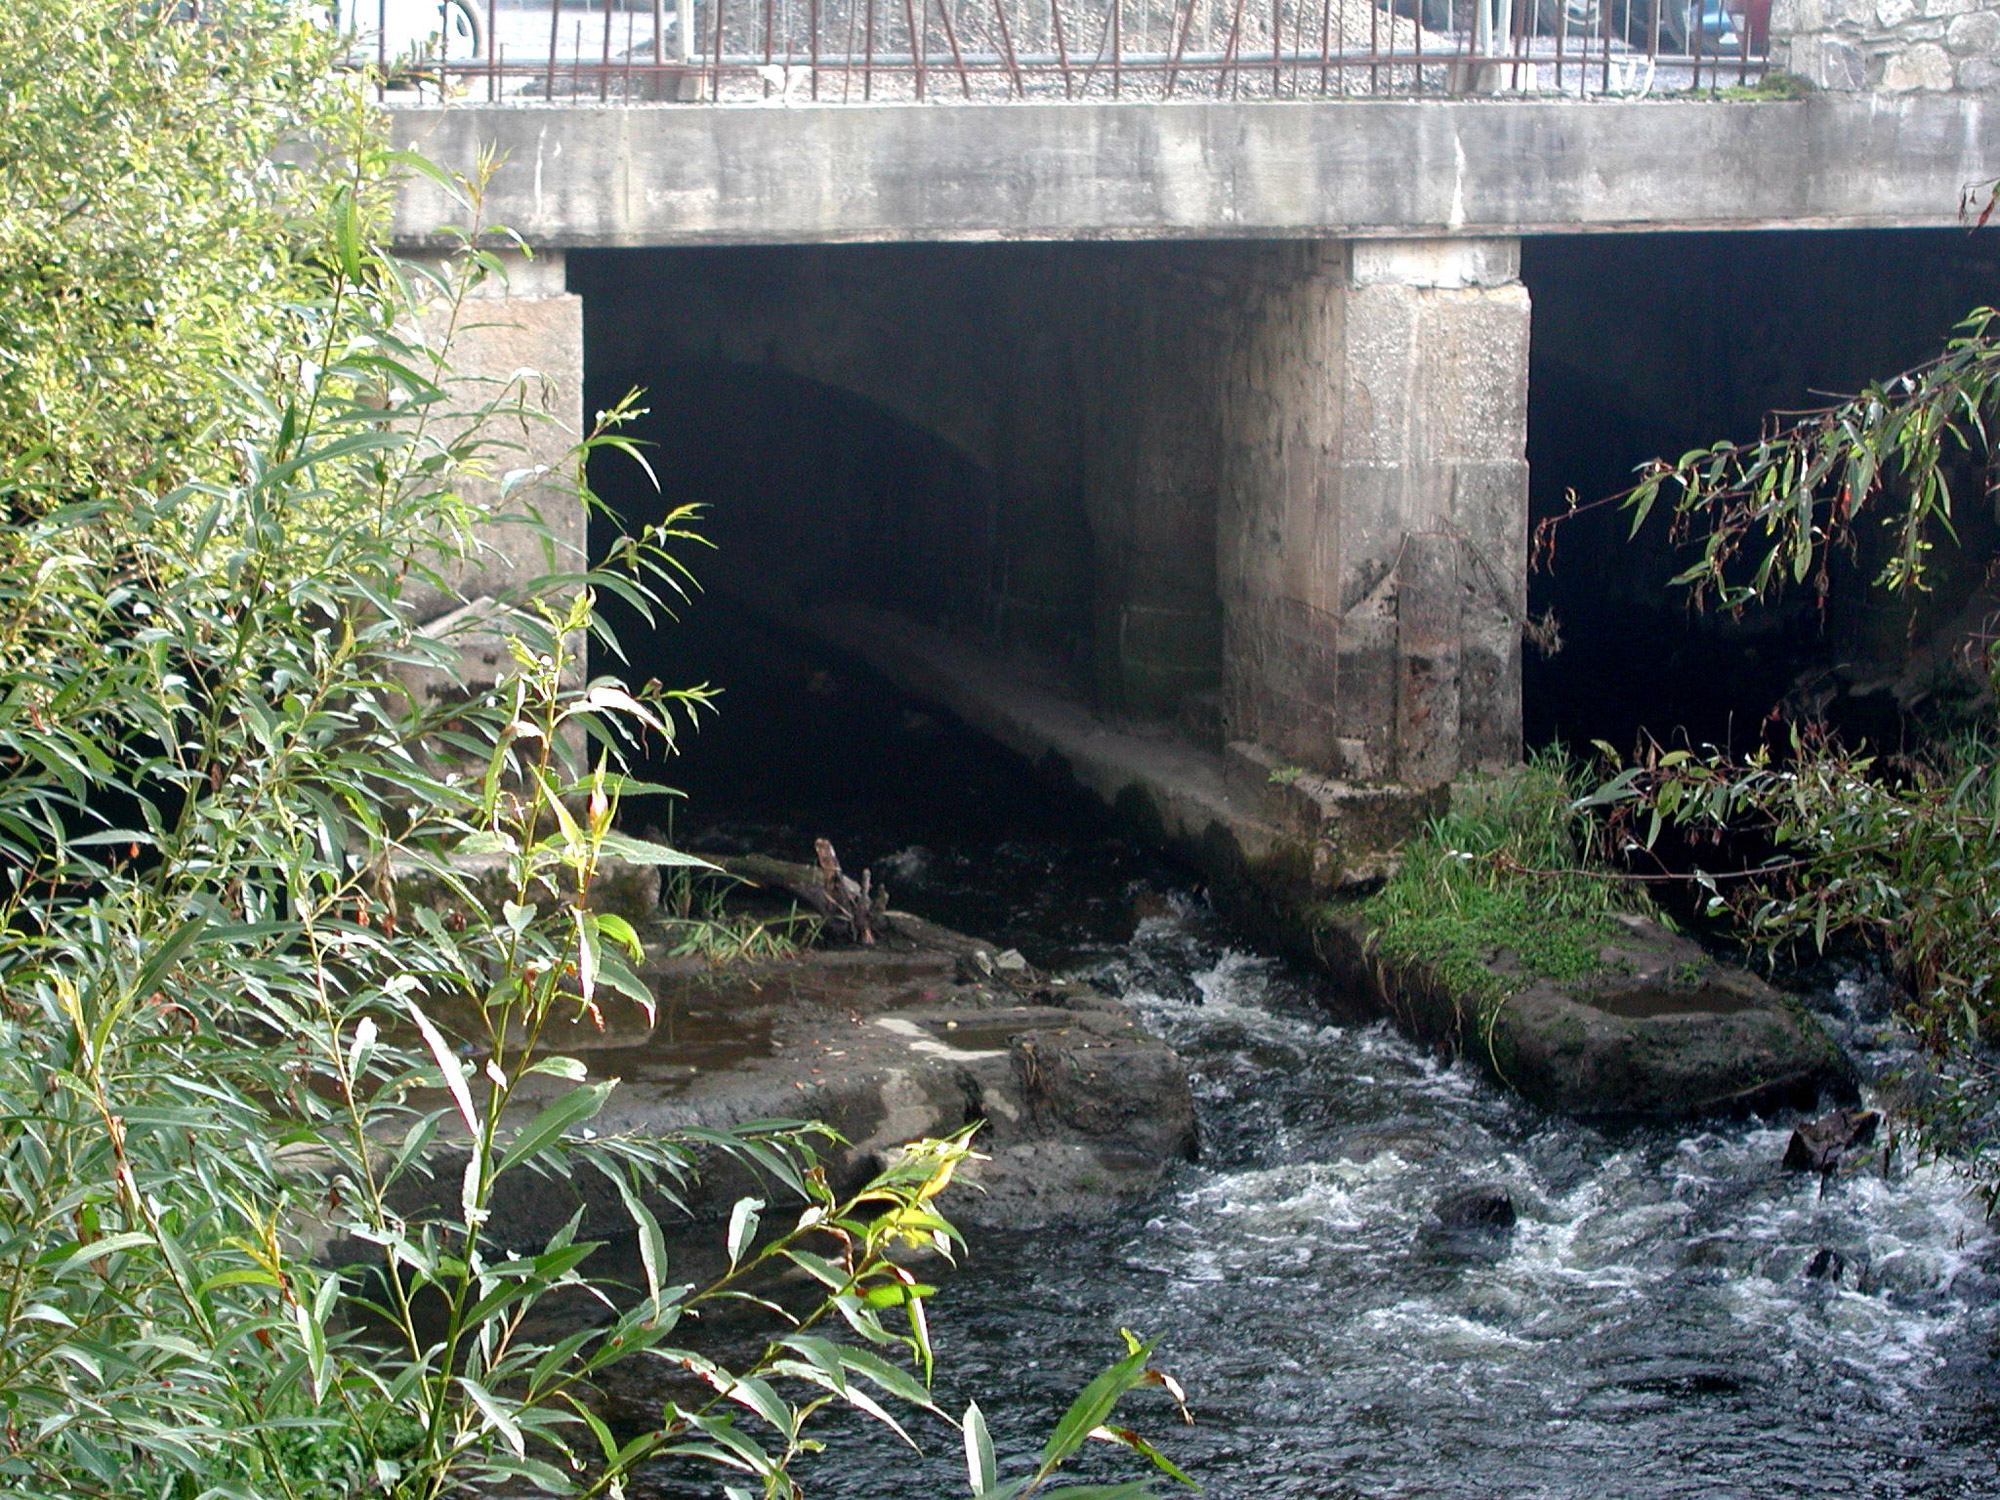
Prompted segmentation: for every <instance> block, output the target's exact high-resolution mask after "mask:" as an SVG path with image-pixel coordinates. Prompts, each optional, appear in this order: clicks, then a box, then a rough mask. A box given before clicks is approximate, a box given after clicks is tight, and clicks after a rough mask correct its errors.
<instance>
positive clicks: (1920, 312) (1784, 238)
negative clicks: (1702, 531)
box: [1522, 230, 2000, 748]
mask: <svg viewBox="0 0 2000 1500" xmlns="http://www.w3.org/2000/svg"><path fill="white" fill-rule="evenodd" d="M1996 240H2000V236H1996V235H1994V234H1991V233H1985V234H1976V235H1975V234H1968V233H1966V232H1964V231H1958V230H1893V231H1892V230H1881V231H1847V232H1839V233H1815V232H1796V231H1794V232H1770V233H1746V234H1688V235H1631V236H1608V235H1590V236H1583V235H1578V236H1567V237H1546V238H1540V239H1532V240H1528V241H1525V242H1524V243H1523V247H1522V277H1523V279H1524V280H1525V281H1526V282H1527V284H1528V287H1529V291H1530V294H1531V296H1532V297H1533V300H1534V329H1533V346H1532V347H1533V352H1532V355H1531V364H1530V378H1529V413H1528V453H1529V466H1530V475H1531V478H1530V488H1531V509H1532V514H1533V516H1534V518H1535V519H1536V520H1537V521H1539V520H1542V519H1546V518H1548V517H1551V516H1555V515H1558V514H1560V513H1561V512H1562V511H1563V509H1564V507H1565V503H1566V502H1565V497H1566V495H1567V494H1569V493H1570V492H1572V491H1573V492H1574V493H1575V494H1576V496H1577V497H1578V498H1579V499H1580V500H1583V501H1586V502H1588V501H1592V500H1596V499H1598V498H1600V497H1603V496H1606V495H1610V494H1612V493H1614V492H1616V491H1618V490H1620V489H1622V488H1624V487H1625V486H1628V485H1629V484H1630V483H1631V481H1632V475H1633V470H1634V467H1635V466H1636V465H1638V464H1640V463H1641V462H1643V461H1644V460H1646V459H1648V458H1650V457H1653V456H1656V455H1665V456H1668V457H1677V456H1678V455H1679V454H1681V453H1683V452H1685V451H1687V450H1689V449H1691V448H1694V447H1697V446H1703V445H1706V444H1708V443H1712V442H1714V441H1716V440H1717V439H1719V438H1733V439H1736V440H1739V441H1740V440H1744V439H1748V438H1754V437H1755V436H1756V435H1757V433H1758V432H1759V430H1760V424H1761V423H1762V422H1763V421H1764V420H1765V417H1766V414H1767V413H1769V412H1772V411H1799V410H1803V409H1807V408H1810V407H1815V406H1820V405H1824V404H1826V403H1827V401H1828V399H1830V397H1831V396H1834V395H1840V394H1847V393H1851V392H1854V391H1856V390H1859V389H1860V388H1861V387H1862V386H1863V385H1864V384H1866V383H1867V382H1868V381H1870V380H1874V379H1883V378H1886V377H1888V376H1891V375H1893V374H1895V373H1896V372H1898V371H1900V370H1902V369H1905V368H1908V367H1909V366H1911V365H1914V364H1916V363H1918V362H1919V361H1922V360H1924V359H1928V358H1931V357H1933V356H1935V355H1936V354H1937V353H1938V352H1939V351H1940V350H1941V349H1942V347H1943V345H1944V342H1945V340H1946V338H1947V337H1948V336H1949V335H1950V333H1951V330H1952V328H1953V327H1954V325H1955V324H1956V323H1957V322H1958V321H1959V320H1960V319H1962V318H1963V317H1964V316H1965V315H1966V313H1967V312H1968V311H1970V310H1971V309H1972V308H1973V307H1974V306H1975V305H1977V304H1979V303H1982V302H1985V301H1989V300H1991V299H1992V297H1993V294H1994V289H1995V287H1996V286H2000V249H1996ZM1968 478H1969V480H1970V481H1971V482H1970V483H1969V484H1968V485H1966V486H1964V487H1963V488H1962V491H1961V493H1962V494H1963V496H1964V501H1965V503H1964V504H1963V506H1962V508H1961V511H1960V521H1961V535H1962V537H1963V539H1964V542H1965V547H1964V550H1963V554H1962V555H1961V556H1959V557H1957V558H1953V559H1949V560H1948V561H1949V564H1950V566H1949V569H1948V572H1947V575H1946V576H1945V578H1943V579H1942V580H1941V582H1942V583H1943V587H1942V588H1941V591H1940V593H1939V594H1938V595H1937V596H1935V597H1933V598H1931V599H1928V600H1925V601H1923V602H1922V605H1921V607H1920V609H1919V610H1918V612H1917V615H1916V617H1915V619H1914V620H1913V619H1912V617H1911V615H1910V614H1909V613H1908V612H1907V611H1906V610H1904V609H1902V608H1898V607H1895V606H1893V605H1892V604H1891V603H1890V601H1888V600H1886V599H1885V598H1883V597H1882V596H1881V594H1880V592H1879V591H1876V590H1871V589H1870V588H1868V587H1867V586H1866V585H1867V579H1868V577H1869V576H1870V574H1871V573H1872V571H1873V564H1872V562H1871V561H1870V560H1869V559H1867V558H1865V557H1864V558H1862V559H1861V560H1860V561H1859V562H1858V563H1857V565H1855V566H1853V567H1850V568H1847V569H1844V570H1843V571H1842V573H1841V575H1840V577H1839V578H1838V581H1837V587H1836V590H1835V593H1834V595H1833V596H1832V597H1831V598H1830V599H1829V600H1828V602H1827V605H1826V607H1825V609H1824V610H1822V609H1821V608H1820V607H1818V605H1817V604H1816V602H1815V601H1813V600H1812V599H1811V598H1810V597H1807V596H1804V595H1800V596H1796V597H1794V598H1793V599H1792V600H1791V601H1789V602H1788V603H1787V604H1786V605H1785V606H1784V607H1782V608H1779V609H1774V610H1765V611H1758V612H1755V613H1753V614H1746V615H1745V616H1744V617H1743V618H1741V619H1739V620H1730V619H1727V618H1717V617H1713V616H1701V615H1697V614H1694V613H1692V612H1691V611H1690V610H1689V609H1688V607H1687V603H1686V600H1685V597H1684V596H1683V594H1682V592H1681V591H1680V590H1677V589H1675V588H1673V587H1671V586H1670V583H1669V580H1670V579H1671V578H1672V576H1673V575H1674V573H1676V572H1677V571H1678V570H1679V569H1680V568H1681V567H1683V566H1685V565H1686V563H1687V561H1688V560H1689V559H1690V557H1691V555H1692V554H1690V553H1689V552H1688V550H1687V549H1686V548H1676V547H1674V546H1672V545H1670V544H1669V543H1668V542H1667V540H1666V537H1665V531H1664V528H1662V527H1660V526H1658V525H1657V524H1656V525H1653V526H1651V527H1649V528H1648V529H1647V531H1646V532H1645V533H1643V534H1642V535H1641V536H1640V537H1639V538H1637V539H1636V540H1635V539H1631V538H1629V537H1628V534H1627V533H1628V531H1629V518H1628V517H1626V516H1625V515H1623V514H1621V513H1620V512H1618V511H1617V510H1616V509H1614V508H1601V509H1599V510H1597V511H1595V512H1592V513H1591V514H1589V515H1587V516H1583V517H1580V518H1579V519H1577V520H1575V521H1572V522H1569V523H1566V524H1565V525H1564V526H1563V527H1562V528H1561V530H1560V533H1559V536H1558V540H1557V546H1556V551H1555V556H1554V561H1553V566H1552V568H1551V569H1549V570H1545V571H1542V572H1540V573H1537V574H1536V575H1534V576H1533V577H1531V578H1530V580H1529V597H1530V607H1531V611H1532V612H1535V613H1540V612H1541V611H1543V610H1551V611H1553V613H1554V615H1555V616H1556V618H1557V619H1558V621H1559V622H1560V625H1561V631H1562V637H1563V646H1562V649H1561V651H1560V652H1559V653H1558V654H1557V655H1555V656H1553V657H1540V656H1538V654H1537V653H1536V652H1534V651H1533V650H1532V649H1531V650H1530V651H1529V652H1528V660H1527V663H1526V671H1525V699H1526V721H1527V722H1526V729H1527V740H1528V743H1530V744H1537V743H1542V742H1546V741H1547V740H1549V739H1552V738H1557V737H1560V738H1562V739H1564V740H1566V741H1567V742H1569V743H1571V744H1577V743H1581V742H1584V741H1587V740H1590V739H1605V740H1608V741H1610V742H1611V743H1613V744H1615V745H1618V746H1619V747H1620V748H1624V747H1625V746H1627V745H1629V744H1630V742H1631V740H1632V737H1633V735H1634V734H1635V732H1636V731H1638V730H1639V729H1641V728H1645V729H1648V730H1650V731H1652V732H1653V733H1655V734H1657V735H1660V736H1662V737H1666V736H1668V735H1670V734H1672V733H1675V732H1677V731H1684V732H1685V733H1686V734H1687V735H1689V736H1690V737H1692V738H1693V739H1694V740H1696V741H1697V742H1716V743H1721V742H1724V741H1726V740H1733V741H1734V743H1736V744H1737V745H1738V746H1739V747H1740V746H1742V745H1744V744H1745V743H1748V742H1750V741H1751V740H1753V739H1754V737H1755V735H1756V733H1757V725H1758V723H1759V722H1760V721H1761V720H1762V718H1763V717H1764V716H1765V714H1767V713H1768V712H1769V710H1770V709H1771V708H1772V707H1773V706H1774V705H1776V704H1777V703H1779V702H1780V700H1784V699H1786V698H1787V697H1788V696H1789V697H1790V698H1791V700H1792V701H1793V702H1794V703H1797V702H1799V701H1801V699H1802V697H1803V698H1810V699H1812V700H1813V701H1815V702H1819V701H1824V699H1825V697H1826V694H1827V693H1828V692H1829V691H1832V690H1833V689H1834V688H1839V689H1841V690H1842V695H1841V702H1842V704H1843V708H1844V712H1845V713H1846V714H1847V715H1848V716H1849V717H1850V719H1851V721H1852V724H1853V726H1854V727H1856V728H1858V729H1860V730H1862V731H1863V732H1866V733H1870V734H1872V735H1874V736H1877V737H1879V736H1880V735H1882V734H1883V733H1893V732H1894V728H1895V726H1894V724H1893V722H1891V720H1892V718H1893V716H1889V717H1887V718H1885V717H1884V715H1883V712H1882V709H1883V707H1884V705H1885V702H1886V700H1884V699H1882V698H1881V697H1880V695H1862V696H1861V697H1855V696H1853V695H1852V693H1851V689H1852V688H1853V687H1854V686H1855V685H1856V684H1857V683H1860V682H1864V681H1865V680H1868V679H1870V677H1871V674H1873V675H1874V676H1879V673H1880V670H1881V668H1882V666H1883V664H1885V663H1887V662H1890V661H1893V660H1894V659H1896V658H1897V657H1899V656H1900V655H1901V654H1902V653H1903V652H1904V651H1905V650H1906V649H1907V646H1908V643H1909V642H1910V640H1911V639H1912V636H1913V632H1914V635H1915V637H1918V638H1920V637H1921V636H1922V635H1923V634H1924V633H1925V632H1926V631H1927V630H1929V629H1934V628H1935V627H1936V625H1937V623H1938V622H1940V621H1941V620H1942V619H1944V618H1945V617H1947V616H1948V615H1949V614H1950V613H1951V611H1952V610H1954V609H1955V608H1956V607H1958V605H1959V604H1961V603H1962V602H1963V600H1964V599H1965V597H1966V595H1967V594H1968V593H1969V592H1970V590H1971V589H1972V588H1973V587H1974V586H1975V585H1976V584H1977V583H1978V582H1979V580H1980V578H1981V576H1982V575H1983V572H1984V568H1985V565H1986V561H1987V559H1988V558H1989V557H1990V556H1991V555H1992V549H1993V538H1994V527H1993V518H1992V510H1991V506H1990V504H1988V503H1984V502H1983V500H1982V498H1981V496H1980V495H1979V477H1978V476H1977V475H1976V474H1975V475H1970V476H1968ZM1869 696H1874V697H1875V698H1876V700H1877V701H1875V702H1873V703H1870V702H1868V701H1866V700H1867V698H1868V697H1869Z"/></svg>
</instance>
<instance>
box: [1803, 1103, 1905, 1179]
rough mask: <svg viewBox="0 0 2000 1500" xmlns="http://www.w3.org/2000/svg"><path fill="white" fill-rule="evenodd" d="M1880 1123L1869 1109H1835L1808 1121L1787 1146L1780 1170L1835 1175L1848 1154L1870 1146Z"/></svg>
mask: <svg viewBox="0 0 2000 1500" xmlns="http://www.w3.org/2000/svg"><path fill="white" fill-rule="evenodd" d="M1881 1123H1882V1117H1881V1115H1879V1114H1877V1113H1876V1112H1875V1111H1874V1110H1872V1109H1836V1110H1835V1111H1834V1112H1833V1113H1832V1114H1830V1115H1822V1116H1820V1118H1818V1119H1817V1120H1808V1121H1807V1122H1806V1123H1805V1124H1803V1125H1801V1126H1799V1127H1798V1129H1796V1130H1794V1131H1793V1132H1792V1138H1791V1140H1790V1141H1789V1142H1787V1143H1786V1145H1785V1159H1784V1162H1783V1166H1784V1168H1785V1170H1786V1171H1787V1172H1822V1173H1824V1172H1832V1171H1835V1170H1837V1169H1838V1168H1839V1167H1840V1165H1841V1163H1842V1162H1844V1161H1845V1160H1846V1159H1847V1156H1848V1153H1849V1152H1852V1151H1859V1150H1861V1149H1862V1148H1864V1147H1866V1146H1868V1145H1870V1144H1872V1143H1873V1141H1874V1139H1875V1127H1876V1126H1878V1125H1880V1124H1881Z"/></svg>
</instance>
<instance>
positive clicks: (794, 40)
mask: <svg viewBox="0 0 2000 1500" xmlns="http://www.w3.org/2000/svg"><path fill="white" fill-rule="evenodd" d="M361 3H362V6H363V7H366V6H368V5H370V4H371V3H373V4H375V5H379V6H381V7H382V8H383V13H384V14H386V13H387V11H386V8H387V5H388V3H389V0H361ZM406 3H428V0H406ZM1727 3H1728V0H1383V3H1379V4H1378V3H1375V0H525V3H524V0H507V3H504V4H503V0H445V4H444V5H443V6H441V7H440V15H441V17H442V18H443V19H445V20H447V21H451V20H456V22H457V35H458V37H459V38H460V39H461V42H462V39H463V37H464V35H465V32H466V26H465V23H464V15H465V14H468V13H469V14H474V15H476V18H477V27H476V30H477V31H478V33H479V35H478V37H477V38H476V42H475V46H476V48H477V50H476V52H474V53H473V54H472V55H464V49H463V48H462V46H459V45H454V42H453V36H452V33H451V32H450V31H446V32H445V33H443V36H444V45H445V50H444V51H443V52H442V54H441V55H440V54H439V53H438V52H436V51H435V50H433V52H432V53H431V54H429V55H424V54H423V53H422V51H421V49H419V53H418V55H416V56H414V57H411V58H409V59H407V60H406V62H405V64H404V65H403V66H402V67H400V68H399V67H398V66H397V65H396V63H395V60H394V59H392V58H390V57H389V56H388V55H387V53H386V51H383V52H382V54H381V56H380V59H379V60H380V62H381V63H382V64H383V76H384V87H385V89H394V88H397V87H404V88H408V87H413V86H414V87H417V88H419V89H420V90H421V89H426V88H427V89H428V90H429V92H430V93H431V95H432V96H433V97H437V96H440V95H441V96H442V97H445V98H447V99H453V98H455V99H463V100H490V101H500V100H510V101H511V100H522V101H533V100H538V99H539V100H548V101H565V100H567V101H594V100H602V101H612V100H620V101H676V102H682V103H710V104H713V103H755V102H765V103H772V104H808V103H810V104H830V103H831V104H848V103H891V102H911V103H920V102H921V103H946V102H952V101H960V100H975V101H986V102H997V101H1004V100H1016V99H1038V100H1064V99H1067V100H1093V101H1095V100H1131V101H1149V100H1151V101H1159V100H1169V99H1218V98H1219V99H1320V98H1337V97H1377V98H1380V97H1413V96H1431V95H1467V94H1512V95H1520V94H1530V95H1534V94H1541V95H1550V94H1565V95H1570V96H1572V97H1574V96H1582V95H1625V96H1635V95H1644V94H1648V93H1664V92H1673V91H1681V90H1687V89H1708V90H1715V89H1721V88H1726V87H1731V86H1739V85H1752V84H1755V83H1757V82H1758V81H1760V80H1761V78H1762V77H1763V74H1764V71H1765V66H1766V63H1765V53H1766V50H1767V48H1766V43H1765V36H1764V31H1765V19H1766V17H1767V16H1768V9H1769V0H1738V3H1740V4H1743V5H1744V6H1745V7H1746V9H1744V10H1741V11H1732V10H1730V9H1727V8H1725V7H1726V5H1727ZM454 10H456V11H457V12H458V13H459V14H458V15H457V16H455V17H454V16H453V14H452V12H453V11H454Z"/></svg>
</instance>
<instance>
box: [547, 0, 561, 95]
mask: <svg viewBox="0 0 2000 1500" xmlns="http://www.w3.org/2000/svg"><path fill="white" fill-rule="evenodd" d="M561 28H562V0H549V58H548V62H549V76H548V82H547V83H545V84H544V85H543V93H544V97H546V98H547V99H548V100H549V101H550V102H551V103H553V102H554V101H555V97H556V46H557V43H558V42H559V41H560V40H561V39H562V29H561Z"/></svg>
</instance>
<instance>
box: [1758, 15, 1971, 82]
mask: <svg viewBox="0 0 2000 1500" xmlns="http://www.w3.org/2000/svg"><path fill="white" fill-rule="evenodd" d="M1771 62H1772V65H1773V66H1774V67H1776V68H1779V69H1782V70H1784V71H1786V72H1790V73H1796V74H1798V75H1799V76H1800V77H1802V78H1804V79H1806V80H1808V81H1809V82H1811V83H1814V84H1816V85H1818V86H1819V87H1820V88H1823V89H1830V90H1834V91H1837V92H1854V91H1859V90H1873V91H1876V92H1880V93H1885V94H1914V93H1924V94H1948V93H1966V94H1988V93H2000V3H1996V0H1775V3H1774V4H1773V5H1772V7H1771Z"/></svg>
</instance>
